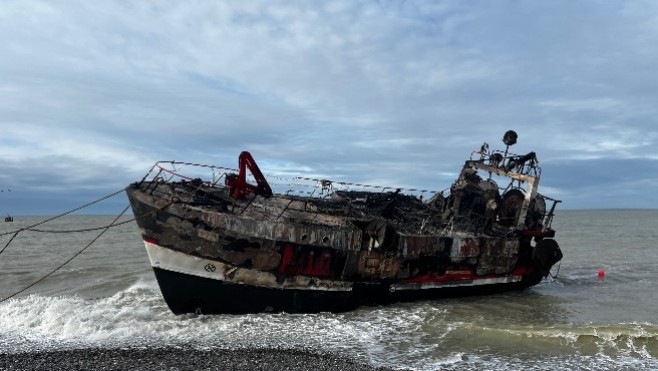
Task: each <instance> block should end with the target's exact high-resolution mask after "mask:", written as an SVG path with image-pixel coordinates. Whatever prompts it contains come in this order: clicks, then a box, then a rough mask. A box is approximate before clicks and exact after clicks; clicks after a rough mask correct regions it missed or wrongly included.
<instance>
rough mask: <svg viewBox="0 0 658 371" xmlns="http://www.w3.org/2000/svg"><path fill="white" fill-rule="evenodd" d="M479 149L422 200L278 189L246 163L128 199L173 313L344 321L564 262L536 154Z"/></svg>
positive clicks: (515, 282)
mask: <svg viewBox="0 0 658 371" xmlns="http://www.w3.org/2000/svg"><path fill="white" fill-rule="evenodd" d="M478 153H479V154H480V158H479V159H475V160H473V159H471V160H469V161H467V162H466V163H465V165H464V167H463V170H462V172H461V174H460V176H459V178H458V179H457V181H456V182H455V183H454V184H453V185H452V187H451V189H450V194H449V195H448V196H444V195H443V194H439V193H435V194H434V196H433V197H431V198H430V199H429V200H422V199H421V198H420V197H418V196H417V195H410V194H405V191H404V190H400V189H398V190H395V191H392V192H363V191H349V190H336V189H334V188H333V185H332V182H330V181H327V180H314V181H316V184H317V187H318V189H317V190H318V192H317V194H316V195H315V196H293V195H290V194H282V193H276V192H273V191H272V189H271V188H270V186H269V184H268V183H267V181H266V180H265V178H264V176H263V175H262V173H261V172H260V169H258V167H257V165H256V164H255V161H253V158H252V157H251V156H250V155H248V154H246V155H245V153H243V155H241V158H240V170H239V174H233V173H230V172H228V171H226V172H224V173H223V174H222V175H220V178H219V179H221V178H224V179H225V185H224V184H218V180H219V179H215V180H213V181H202V180H200V179H193V178H187V177H180V178H179V179H180V180H176V181H171V180H165V179H164V178H163V177H162V173H163V171H165V172H166V173H169V174H174V175H179V174H178V173H175V172H173V171H172V170H166V169H165V168H164V167H162V166H161V164H156V166H157V167H158V168H159V169H160V170H159V173H158V174H156V175H155V176H153V177H152V178H151V179H150V180H146V178H145V180H143V181H141V182H137V183H134V184H131V185H130V186H129V187H128V188H127V189H126V192H127V194H128V197H129V199H130V202H131V206H132V208H133V211H134V213H135V215H136V216H138V225H139V227H140V229H141V232H142V236H143V238H144V241H145V243H146V247H147V251H148V253H149V258H150V260H151V264H152V266H153V268H154V271H155V273H156V277H157V279H158V282H159V285H160V287H161V290H162V293H163V296H164V298H165V300H166V301H167V304H168V305H169V307H170V308H171V310H172V311H173V312H174V313H185V312H202V313H243V312H261V311H288V312H317V311H344V310H349V309H353V308H355V307H358V306H361V305H371V304H386V303H390V302H394V301H406V300H417V299H430V298H436V297H444V296H455V295H469V294H482V293H490V292H498V291H502V290H511V289H523V288H526V287H529V286H532V285H535V284H537V283H538V282H539V281H540V280H541V279H542V277H544V276H545V275H546V274H547V273H548V271H549V270H550V268H551V267H552V266H553V264H555V263H556V262H557V261H559V260H560V259H561V258H562V253H561V251H560V249H559V247H558V246H557V243H555V241H554V240H552V237H553V236H554V234H555V232H554V231H553V230H552V229H551V228H550V226H551V222H552V218H553V210H554V208H555V204H556V203H557V202H559V201H557V200H553V199H550V198H548V197H545V196H542V195H540V194H539V193H538V192H537V187H538V182H539V173H540V169H539V168H538V166H537V165H536V157H535V155H534V153H532V154H529V155H526V156H514V155H510V156H507V151H506V152H505V156H504V155H501V154H500V153H498V152H493V153H489V152H488V147H487V148H485V147H484V146H483V148H482V150H481V151H480V152H478ZM217 169H220V168H213V170H214V171H215V170H217ZM222 169H223V168H222ZM225 170H229V169H225ZM246 170H250V171H251V173H252V175H253V176H254V178H255V181H256V183H257V185H251V184H250V183H249V182H247V177H246ZM478 172H480V173H486V174H488V175H489V177H488V178H486V179H483V178H481V177H480V175H479V174H478ZM492 176H497V177H500V178H503V179H509V180H510V185H509V186H507V187H506V188H502V189H501V188H499V187H498V185H497V183H496V182H495V181H494V180H493V178H492ZM520 184H524V185H526V187H525V188H521V187H519V186H516V185H520ZM314 192H315V191H314ZM318 196H320V197H318ZM548 201H553V206H552V207H551V209H550V210H547V209H546V204H547V202H548Z"/></svg>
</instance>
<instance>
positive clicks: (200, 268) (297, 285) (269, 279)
mask: <svg viewBox="0 0 658 371" xmlns="http://www.w3.org/2000/svg"><path fill="white" fill-rule="evenodd" d="M144 245H145V247H146V252H147V253H148V256H149V260H150V261H151V266H152V267H154V268H160V269H164V270H168V271H172V272H177V273H182V274H189V275H192V276H197V277H203V278H208V279H211V280H217V281H225V282H230V283H234V284H241V285H251V286H258V287H267V288H272V289H296V290H319V291H352V282H345V281H334V280H324V279H321V278H317V277H309V276H292V277H288V278H286V279H285V280H284V281H283V282H281V283H279V282H277V277H276V276H275V275H274V274H272V273H270V272H263V271H258V270H255V269H247V268H240V267H238V266H235V265H231V264H226V263H222V262H220V261H216V260H210V259H204V258H201V257H198V256H193V255H189V254H185V253H182V252H179V251H175V250H171V249H168V248H165V247H162V246H158V245H156V244H153V243H151V242H147V241H144Z"/></svg>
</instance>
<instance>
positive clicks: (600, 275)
mask: <svg viewBox="0 0 658 371" xmlns="http://www.w3.org/2000/svg"><path fill="white" fill-rule="evenodd" d="M597 275H598V276H599V277H605V271H604V270H603V269H599V271H598V272H597Z"/></svg>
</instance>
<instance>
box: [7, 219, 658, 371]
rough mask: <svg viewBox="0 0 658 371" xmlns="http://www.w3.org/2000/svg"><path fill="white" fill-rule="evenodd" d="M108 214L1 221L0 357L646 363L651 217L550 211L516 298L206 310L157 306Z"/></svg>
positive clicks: (130, 226)
mask: <svg viewBox="0 0 658 371" xmlns="http://www.w3.org/2000/svg"><path fill="white" fill-rule="evenodd" d="M115 217H116V216H112V215H102V216H89V215H67V216H64V217H60V218H56V219H54V220H52V221H50V222H48V223H45V224H42V225H39V226H38V227H37V229H38V230H39V231H38V232H36V231H28V230H21V229H22V228H25V227H28V226H31V225H34V224H38V223H41V222H42V221H44V220H47V219H49V218H50V217H45V216H44V217H21V216H16V217H15V218H14V222H13V223H2V222H1V221H0V234H1V236H0V248H2V247H6V248H5V250H4V251H3V252H2V253H0V298H2V299H0V300H3V301H2V302H0V349H1V350H0V352H2V353H5V354H12V353H26V352H27V353H31V352H42V351H53V350H71V349H86V348H108V349H115V348H133V347H137V348H140V349H144V348H149V347H162V346H170V347H193V348H198V349H204V350H207V349H253V348H263V349H271V348H278V349H281V348H287V349H300V350H309V351H313V352H320V353H332V354H338V355H341V356H344V357H347V358H350V359H353V360H356V361H358V362H360V363H365V364H370V365H373V366H376V367H379V366H384V367H388V368H392V369H405V370H474V369H476V370H501V369H516V370H521V369H523V370H593V369H595V370H656V369H658V285H657V284H656V282H657V278H658V246H657V245H658V210H585V211H575V210H567V211H559V212H558V213H557V215H556V218H555V221H554V223H553V227H554V228H555V229H556V230H557V235H556V240H557V241H558V243H559V244H560V246H561V248H562V251H563V253H564V258H563V260H562V262H561V263H560V264H559V266H555V267H554V268H553V271H552V272H551V274H552V275H553V276H554V277H548V278H547V279H546V280H544V281H543V282H541V283H540V284H539V285H537V286H535V287H533V288H530V289H528V290H525V291H521V292H509V293H503V294H496V295H489V296H477V297H466V298H454V299H442V300H433V301H421V302H415V303H404V304H396V305H390V306H378V307H365V308H360V309H358V310H354V311H351V312H347V313H338V314H336V313H319V314H287V313H279V314H248V315H209V316H204V315H193V314H190V315H181V316H175V315H173V314H172V313H171V312H170V311H169V309H168V308H167V306H166V304H165V302H164V301H163V299H162V296H161V294H160V290H159V288H158V285H157V282H156V280H155V277H154V275H153V272H152V270H151V267H150V265H149V262H148V259H147V256H146V252H145V250H144V246H143V243H142V241H141V238H140V235H139V231H138V228H137V226H136V224H135V223H134V222H131V221H130V218H131V217H130V216H124V217H122V218H120V219H119V221H120V222H125V224H121V225H119V226H115V227H112V228H109V229H107V230H104V229H98V228H101V227H104V226H108V225H109V224H110V223H112V221H113V220H114V219H115ZM16 231H18V233H15V232H16ZM101 232H104V233H103V234H102V235H101ZM99 235H100V237H99ZM72 258H73V259H72ZM71 259H72V260H71ZM69 260H70V261H69ZM67 261H69V262H68V263H66V262H67ZM64 263H66V264H64ZM60 266H61V267H60ZM44 277H45V278H44ZM35 282H38V283H36V284H34V283H35ZM28 287H29V288H28ZM26 288H27V289H26ZM17 293H18V294H17ZM12 295H15V296H13V297H11V298H10V299H6V298H8V297H10V296H12Z"/></svg>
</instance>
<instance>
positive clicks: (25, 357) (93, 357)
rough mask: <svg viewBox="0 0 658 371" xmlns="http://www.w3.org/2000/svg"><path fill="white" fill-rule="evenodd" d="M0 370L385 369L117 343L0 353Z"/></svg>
mask: <svg viewBox="0 0 658 371" xmlns="http://www.w3.org/2000/svg"><path fill="white" fill-rule="evenodd" d="M0 370H254V371H256V370H263V371H265V370H267V371H269V370H300V371H301V370H313V371H324V370H354V371H371V370H382V371H383V370H390V369H388V368H377V367H373V366H370V365H366V364H361V363H357V362H354V361H352V360H350V359H347V358H343V357H339V356H337V355H332V354H324V353H312V352H308V351H301V350H290V349H285V350H278V349H230V350H226V349H212V350H198V349H180V348H157V349H140V348H137V349H135V348H123V349H105V348H90V349H74V350H61V351H52V352H31V353H18V354H0Z"/></svg>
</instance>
